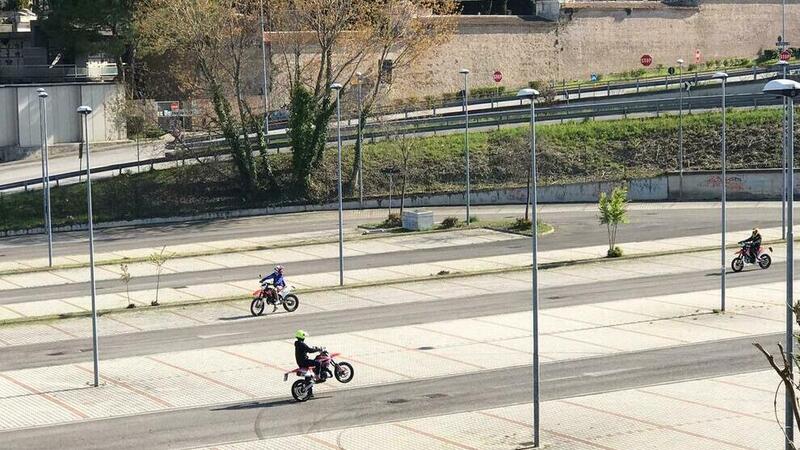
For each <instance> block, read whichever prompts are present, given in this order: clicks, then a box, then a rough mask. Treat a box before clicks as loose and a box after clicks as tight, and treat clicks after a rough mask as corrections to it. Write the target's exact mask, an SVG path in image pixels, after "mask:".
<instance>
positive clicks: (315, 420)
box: [0, 335, 781, 450]
mask: <svg viewBox="0 0 800 450" xmlns="http://www.w3.org/2000/svg"><path fill="white" fill-rule="evenodd" d="M780 339H781V335H765V336H761V337H758V338H753V337H746V338H741V339H731V340H726V341H721V342H712V343H703V344H695V345H685V346H677V347H671V348H667V349H661V350H651V351H643V352H633V353H625V354H620V355H614V356H607V357H598V358H587V359H580V360H574V361H565V362H557V363H549V364H543V365H542V370H541V381H542V384H541V386H542V399H543V400H545V401H546V400H554V399H559V398H569V397H575V396H579V395H587V394H591V393H597V392H606V391H611V390H619V389H629V388H633V387H641V386H649V385H654V384H659V383H666V382H672V381H679V380H687V379H693V378H699V377H712V376H720V375H730V374H736V373H745V372H751V371H755V370H763V369H764V368H765V367H766V366H765V364H766V363H765V361H764V360H763V358H762V357H761V356H760V355H759V354H758V353H756V351H755V350H754V349H753V348H752V346H751V345H750V344H751V343H752V342H753V341H754V340H758V341H760V342H763V343H765V344H772V343H774V342H777V341H779V340H780ZM356 371H357V368H356ZM356 373H357V372H356ZM531 378H532V370H531V368H530V367H527V366H523V367H515V368H508V369H501V370H490V371H484V372H478V373H472V374H468V375H459V376H450V377H442V378H435V379H428V380H420V381H412V382H404V383H395V384H387V385H381V386H374V387H365V388H360V389H351V390H342V391H338V392H332V393H327V394H325V395H320V396H319V397H318V398H317V399H315V400H313V401H311V402H308V403H305V404H297V403H295V402H294V401H292V400H291V398H290V397H289V392H288V391H289V386H288V383H286V384H287V387H286V390H287V395H286V397H285V398H265V399H260V400H258V401H254V402H246V403H229V404H222V405H214V406H210V407H200V408H191V409H183V410H172V411H164V412H159V413H154V414H145V415H136V416H127V417H120V418H114V419H106V420H97V421H86V422H81V423H76V424H68V425H61V426H53V427H43V428H32V429H27V430H20V431H12V432H5V433H0V441H2V442H3V445H4V446H6V447H7V448H14V449H27V448H82V449H102V448H108V446H109V444H110V443H112V442H113V446H114V448H115V449H117V450H121V449H139V448H157V447H158V448H165V447H171V448H175V447H190V446H196V445H211V444H213V443H224V442H231V441H239V440H245V439H256V438H264V437H270V436H280V435H289V434H301V433H309V432H313V431H320V430H325V429H333V428H345V427H350V426H358V425H366V424H370V423H378V422H387V421H395V420H402V419H409V418H415V417H421V416H429V415H441V414H448V413H455V412H461V411H469V410H474V409H475V408H476V405H479V407H480V408H481V409H484V408H493V407H499V406H504V405H513V404H519V403H521V402H527V401H529V399H530V398H531V383H530V382H529V381H530V380H531ZM100 436H101V437H102V438H98V437H100ZM520 444H522V443H520Z"/></svg>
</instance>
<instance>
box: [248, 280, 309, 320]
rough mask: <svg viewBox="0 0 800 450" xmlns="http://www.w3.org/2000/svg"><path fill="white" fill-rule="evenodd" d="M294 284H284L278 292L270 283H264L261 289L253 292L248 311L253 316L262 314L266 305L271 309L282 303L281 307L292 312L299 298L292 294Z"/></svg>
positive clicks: (298, 303) (275, 308)
mask: <svg viewBox="0 0 800 450" xmlns="http://www.w3.org/2000/svg"><path fill="white" fill-rule="evenodd" d="M293 290H294V286H289V285H286V286H285V287H284V288H283V289H281V290H280V292H279V291H278V290H277V289H276V288H275V286H274V285H273V284H272V283H264V284H262V285H261V289H259V290H257V291H255V292H253V301H252V302H250V313H251V314H252V315H254V316H260V315H262V314H264V310H265V309H266V308H267V307H268V306H272V311H270V312H275V311H276V310H277V309H278V305H283V309H285V310H286V311H287V312H292V311H294V310H296V309H297V307H298V306H299V305H300V300H299V299H298V298H297V296H296V295H294V294H292V291H293Z"/></svg>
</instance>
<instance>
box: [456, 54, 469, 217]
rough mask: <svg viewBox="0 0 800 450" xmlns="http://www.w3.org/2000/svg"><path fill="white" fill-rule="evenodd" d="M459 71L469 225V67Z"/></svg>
mask: <svg viewBox="0 0 800 450" xmlns="http://www.w3.org/2000/svg"><path fill="white" fill-rule="evenodd" d="M458 73H460V74H462V75H464V153H465V157H466V170H467V225H469V90H468V85H467V77H468V76H469V69H461V70H459V71H458Z"/></svg>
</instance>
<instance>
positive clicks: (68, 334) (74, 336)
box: [45, 323, 78, 338]
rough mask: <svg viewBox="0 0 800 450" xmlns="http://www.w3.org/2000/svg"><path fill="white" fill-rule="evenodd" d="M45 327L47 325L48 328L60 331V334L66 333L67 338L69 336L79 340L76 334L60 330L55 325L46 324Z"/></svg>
mask: <svg viewBox="0 0 800 450" xmlns="http://www.w3.org/2000/svg"><path fill="white" fill-rule="evenodd" d="M45 325H47V326H48V327H50V328H52V329H54V330H56V331H58V332H59V333H64V334H66V335H67V336H69V337H71V338H77V337H78V335H76V334H75V333H70V332H69V331H67V330H62V329H61V328H58V327H57V326H55V325H53V324H51V323H46V324H45Z"/></svg>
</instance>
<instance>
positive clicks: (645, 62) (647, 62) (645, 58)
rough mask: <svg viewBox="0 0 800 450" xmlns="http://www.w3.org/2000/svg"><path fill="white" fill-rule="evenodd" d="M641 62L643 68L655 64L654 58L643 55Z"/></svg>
mask: <svg viewBox="0 0 800 450" xmlns="http://www.w3.org/2000/svg"><path fill="white" fill-rule="evenodd" d="M639 61H641V63H642V65H643V66H645V67H647V66H649V65H650V64H653V57H652V56H650V55H642V57H641V58H640V59H639Z"/></svg>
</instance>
